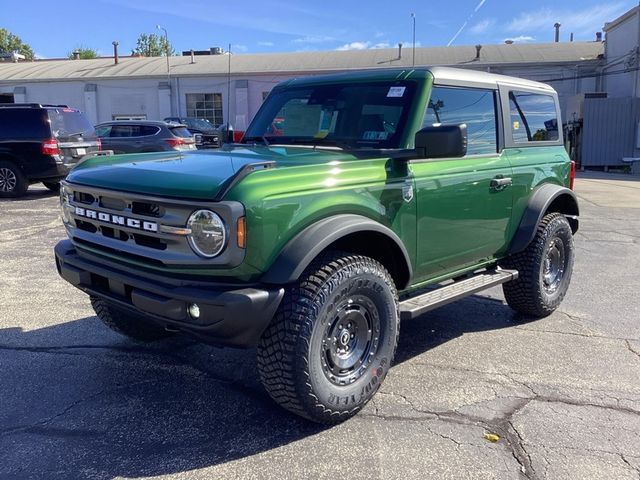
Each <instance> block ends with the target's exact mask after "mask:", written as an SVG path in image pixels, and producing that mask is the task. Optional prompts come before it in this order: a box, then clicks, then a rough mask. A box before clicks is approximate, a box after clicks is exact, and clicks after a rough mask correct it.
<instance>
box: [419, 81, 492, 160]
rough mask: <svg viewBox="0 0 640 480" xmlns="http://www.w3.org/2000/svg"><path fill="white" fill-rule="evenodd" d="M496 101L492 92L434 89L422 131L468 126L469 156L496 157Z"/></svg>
mask: <svg viewBox="0 0 640 480" xmlns="http://www.w3.org/2000/svg"><path fill="white" fill-rule="evenodd" d="M496 119H497V117H496V100H495V92H494V91H493V90H482V89H476V88H456V87H433V89H432V91H431V99H430V100H429V105H428V107H427V111H426V114H425V117H424V122H423V124H422V126H423V127H427V126H432V125H439V124H448V125H452V124H453V125H456V124H460V123H465V124H466V125H467V135H468V143H467V155H480V154H487V153H496V152H497V151H498V140H497V128H496V124H497V120H496Z"/></svg>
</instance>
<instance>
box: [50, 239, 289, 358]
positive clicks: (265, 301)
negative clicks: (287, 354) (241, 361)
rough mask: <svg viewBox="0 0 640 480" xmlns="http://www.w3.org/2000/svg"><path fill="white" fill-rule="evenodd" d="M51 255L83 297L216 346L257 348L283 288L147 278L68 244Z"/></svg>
mask: <svg viewBox="0 0 640 480" xmlns="http://www.w3.org/2000/svg"><path fill="white" fill-rule="evenodd" d="M55 257H56V267H57V268H58V273H59V274H60V276H61V277H62V278H64V279H65V280H66V281H67V282H69V283H70V284H72V285H73V286H75V287H77V288H79V289H80V290H82V291H84V292H85V293H88V294H89V295H91V296H95V297H99V298H102V299H104V300H108V301H109V302H112V303H113V304H114V305H116V306H117V307H119V308H123V309H126V310H129V311H132V312H134V313H136V314H138V315H142V316H143V317H145V318H146V319H148V320H149V321H152V322H155V323H158V324H160V325H163V326H165V327H168V328H172V329H178V330H181V331H184V332H187V333H189V334H192V335H195V336H197V337H199V338H200V339H202V340H204V341H207V342H209V343H215V344H221V345H229V346H236V347H251V346H255V345H257V343H258V341H259V339H260V336H261V335H262V332H263V331H264V330H265V328H266V327H267V325H268V324H269V322H270V321H271V318H272V317H273V315H274V313H275V311H276V309H277V308H278V305H279V304H280V301H281V300H282V296H283V294H284V289H283V288H277V287H273V288H255V287H230V286H221V285H220V284H215V283H204V282H193V283H191V284H190V282H188V281H185V280H177V279H172V278H165V277H163V278H162V279H160V280H158V279H157V277H156V278H150V276H144V274H142V273H139V272H136V273H131V272H130V271H125V270H124V269H122V268H118V267H117V266H116V267H114V266H112V265H110V264H108V263H107V262H100V261H96V260H94V259H92V258H88V257H86V256H81V255H80V254H78V252H77V251H76V249H75V247H74V246H73V244H72V243H71V241H69V240H63V241H61V242H59V243H58V244H57V245H56V247H55ZM193 303H195V304H197V305H198V307H199V309H200V316H199V318H197V319H195V318H193V317H191V315H190V314H189V312H188V308H189V305H190V304H193Z"/></svg>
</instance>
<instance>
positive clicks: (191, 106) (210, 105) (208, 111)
mask: <svg viewBox="0 0 640 480" xmlns="http://www.w3.org/2000/svg"><path fill="white" fill-rule="evenodd" d="M186 99H187V117H196V118H206V119H207V120H209V122H211V123H212V124H213V125H220V124H221V123H223V122H224V120H223V118H222V94H221V93H187V94H186Z"/></svg>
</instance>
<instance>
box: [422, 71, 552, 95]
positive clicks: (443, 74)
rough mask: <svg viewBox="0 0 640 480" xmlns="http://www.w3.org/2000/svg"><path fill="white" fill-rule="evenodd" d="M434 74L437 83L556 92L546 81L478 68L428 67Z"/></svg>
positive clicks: (434, 80) (434, 81)
mask: <svg viewBox="0 0 640 480" xmlns="http://www.w3.org/2000/svg"><path fill="white" fill-rule="evenodd" d="M428 70H429V71H430V72H431V73H432V74H433V83H434V84H435V85H451V86H460V87H462V86H474V87H484V88H497V87H498V85H508V86H515V87H522V88H533V89H537V90H544V91H548V92H554V91H555V90H554V89H553V88H552V87H550V86H549V85H547V84H546V83H540V82H534V81H533V80H525V79H524V78H517V77H509V76H507V75H497V74H495V73H487V72H479V71H477V70H475V71H474V70H465V69H462V68H451V67H431V68H429V69H428Z"/></svg>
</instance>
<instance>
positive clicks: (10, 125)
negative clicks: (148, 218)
mask: <svg viewBox="0 0 640 480" xmlns="http://www.w3.org/2000/svg"><path fill="white" fill-rule="evenodd" d="M96 150H100V139H98V138H97V137H96V133H95V131H94V129H93V126H92V125H91V123H90V122H89V120H88V119H87V117H85V115H84V114H83V113H82V112H80V111H78V110H76V109H73V108H69V107H67V106H66V105H41V104H39V103H9V104H2V105H0V197H18V196H20V195H23V194H24V193H25V192H26V191H27V188H28V187H29V184H31V183H36V182H42V183H44V185H45V186H46V187H47V188H48V189H49V190H54V191H55V190H57V189H58V188H59V187H60V183H59V182H60V180H62V179H63V178H64V177H66V176H67V173H68V172H69V170H70V169H71V167H73V166H74V165H75V164H76V163H77V162H78V160H79V159H80V158H81V157H82V156H83V155H86V154H87V153H91V152H94V151H96Z"/></svg>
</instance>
